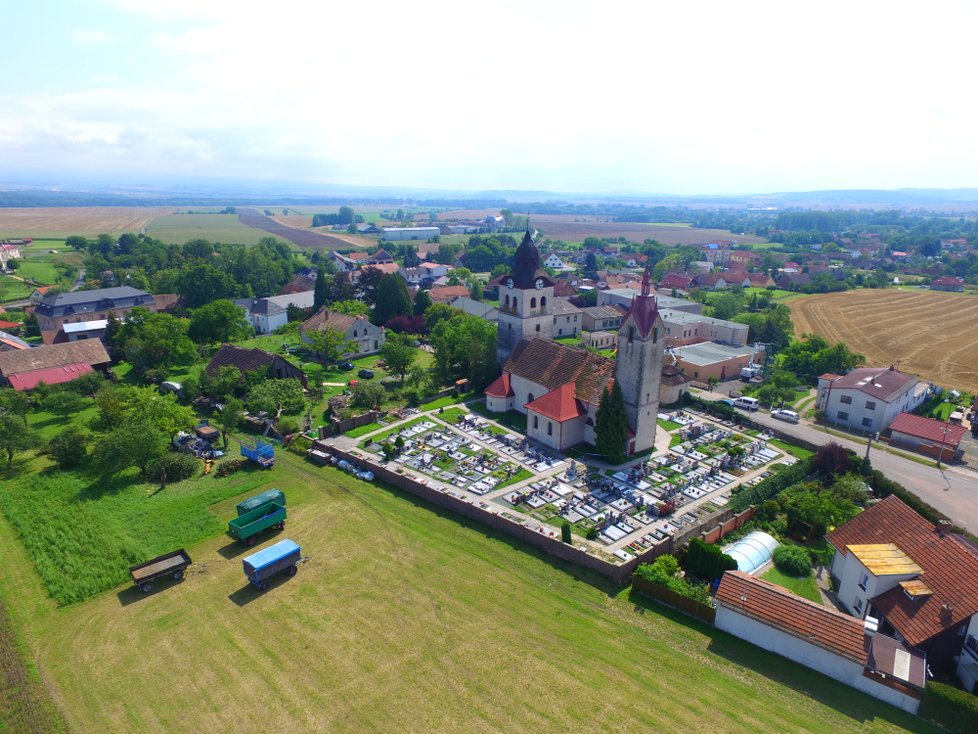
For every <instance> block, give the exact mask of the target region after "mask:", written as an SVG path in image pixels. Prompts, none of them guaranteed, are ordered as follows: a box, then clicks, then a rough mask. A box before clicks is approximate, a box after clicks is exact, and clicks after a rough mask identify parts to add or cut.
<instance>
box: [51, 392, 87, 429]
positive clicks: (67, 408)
mask: <svg viewBox="0 0 978 734" xmlns="http://www.w3.org/2000/svg"><path fill="white" fill-rule="evenodd" d="M43 406H44V409H45V410H46V411H48V412H49V413H54V414H55V415H58V416H61V422H62V423H64V422H66V421H67V420H68V416H70V415H73V414H74V413H78V412H80V411H81V410H83V409H84V408H85V398H83V397H82V396H81V395H79V394H78V393H75V392H70V391H69V390H56V391H54V392H52V393H50V394H49V395H48V396H47V397H46V398H44V403H43Z"/></svg>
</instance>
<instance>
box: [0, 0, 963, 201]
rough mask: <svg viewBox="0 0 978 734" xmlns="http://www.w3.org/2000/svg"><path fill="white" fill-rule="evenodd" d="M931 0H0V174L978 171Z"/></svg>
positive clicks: (672, 188)
mask: <svg viewBox="0 0 978 734" xmlns="http://www.w3.org/2000/svg"><path fill="white" fill-rule="evenodd" d="M52 5H54V6H56V8H52ZM920 7H921V6H919V4H916V5H911V4H909V3H877V2H867V3H860V4H857V5H852V4H844V3H841V2H828V3H822V4H820V5H818V6H817V8H812V9H811V11H809V12H802V11H801V10H800V9H799V7H798V6H791V5H789V6H785V5H784V4H782V3H774V2H747V3H740V4H729V3H719V2H705V3H698V4H696V5H693V6H689V7H658V6H656V5H653V4H646V3H629V2H626V3H620V4H614V5H608V4H598V3H595V2H561V3H556V2H525V3H517V2H511V1H509V0H504V1H503V2H500V3H494V4H493V5H492V6H479V7H478V8H470V7H463V6H461V4H450V3H439V2H433V1H431V0H421V2H416V3H413V4H402V3H397V4H393V3H386V2H373V3H371V2H364V3H358V4H356V6H355V7H345V6H344V7H332V6H329V7H327V6H323V5H322V4H320V3H315V2H305V1H303V2H285V3H281V4H278V5H276V6H274V7H272V8H269V7H268V6H265V5H264V4H260V3H253V2H234V3H231V2H229V1H228V0H213V1H211V2H207V3H191V2H189V1H188V0H170V1H167V2H163V1H162V0H81V1H80V2H72V3H67V2H64V3H62V2H57V3H53V4H46V5H41V4H27V3H20V4H16V5H15V6H13V7H11V8H9V9H7V11H6V12H5V16H6V20H7V23H6V28H7V31H8V32H7V34H5V50H6V52H7V58H8V59H10V60H12V68H13V73H10V74H8V75H6V78H5V80H4V84H3V86H2V87H0V180H9V179H11V178H17V177H18V176H19V175H23V173H24V172H30V173H32V174H34V175H36V176H39V177H41V178H44V177H50V178H52V179H57V178H59V177H61V178H64V179H71V178H77V179H79V180H84V179H85V178H86V177H90V178H100V179H104V180H113V181H126V182H130V183H138V182H140V181H145V182H152V181H158V180H165V179H168V178H174V179H180V178H184V179H187V178H191V179H195V178H200V179H206V178H213V179H241V180H250V181H262V182H268V183H269V184H274V183H275V182H285V183H290V184H293V183H295V184H302V183H306V184H310V185H313V186H315V185H338V186H349V187H361V186H362V187H380V188H383V187H391V188H397V187H411V188H417V189H426V188H427V189H437V190H455V191H493V190H539V191H549V192H555V193H594V194H601V193H612V194H619V195H620V194H623V193H635V194H659V195H665V196H668V195H674V196H684V195H693V194H705V195H749V194H758V193H771V192H789V191H818V190H838V189H884V190H894V189H901V188H968V187H974V186H978V175H976V173H975V172H976V171H978V140H976V139H975V137H974V136H973V135H972V134H970V130H969V127H970V121H971V119H973V115H972V114H971V112H972V109H971V108H972V107H973V106H974V105H975V104H976V103H975V102H974V101H972V100H971V99H969V98H968V97H966V96H965V95H964V94H963V91H966V90H967V89H968V88H969V87H968V82H969V81H970V80H971V78H972V76H973V70H974V67H975V66H976V64H978V62H976V61H975V60H974V59H973V58H972V57H971V55H970V53H969V45H968V41H969V40H970V39H969V38H968V32H969V30H970V29H971V28H973V27H975V21H976V20H978V7H975V6H972V5H970V4H967V3H961V2H949V1H945V2H938V3H936V4H932V5H929V6H927V12H926V13H922V12H921V10H920Z"/></svg>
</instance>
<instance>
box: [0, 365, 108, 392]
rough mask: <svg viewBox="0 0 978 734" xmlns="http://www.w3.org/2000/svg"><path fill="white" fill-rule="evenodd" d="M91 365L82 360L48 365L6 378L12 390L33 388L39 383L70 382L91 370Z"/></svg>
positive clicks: (55, 383) (58, 383) (57, 383)
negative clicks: (58, 365)
mask: <svg viewBox="0 0 978 734" xmlns="http://www.w3.org/2000/svg"><path fill="white" fill-rule="evenodd" d="M93 371H94V370H92V367H91V365H88V364H85V363H84V362H76V363H74V364H66V365H63V366H61V367H50V368H48V369H45V370H34V371H33V372H21V373H19V374H16V375H9V376H8V377H7V379H8V380H9V381H10V386H11V387H12V388H13V389H14V390H33V389H34V388H35V387H37V386H38V385H39V384H40V383H42V382H43V383H45V384H47V385H60V384H61V383H62V382H71V381H72V380H74V379H75V378H76V377H81V376H82V375H84V374H87V373H89V372H93Z"/></svg>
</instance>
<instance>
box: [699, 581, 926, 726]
mask: <svg viewBox="0 0 978 734" xmlns="http://www.w3.org/2000/svg"><path fill="white" fill-rule="evenodd" d="M714 625H715V626H716V628H717V629H721V630H723V631H724V632H729V633H730V634H732V635H734V636H735V637H739V638H740V639H742V640H746V641H747V642H750V643H752V644H754V645H757V646H758V647H760V648H762V649H764V650H769V651H771V652H774V653H776V654H778V655H780V656H782V657H785V658H788V659H789V660H793V661H795V662H796V663H799V664H801V665H804V666H805V667H807V668H811V669H813V670H817V671H819V672H820V673H823V674H824V675H827V676H828V677H829V678H832V679H833V680H837V681H839V682H840V683H844V684H845V685H847V686H851V687H852V688H856V689H858V690H860V691H863V692H864V693H868V694H869V695H870V696H873V697H875V698H878V699H880V700H883V701H886V702H887V703H890V704H892V705H894V706H897V707H899V708H901V709H903V710H904V711H909V712H910V713H916V712H917V710H918V708H919V707H920V698H921V692H922V691H923V688H924V685H925V684H926V679H927V655H926V653H925V652H923V651H922V650H919V649H917V648H915V647H913V646H912V645H910V644H907V643H906V642H904V641H902V640H899V639H895V638H893V637H890V636H887V635H885V634H882V633H880V632H878V631H876V630H875V629H873V628H872V627H871V626H869V625H864V624H863V623H862V622H860V621H859V620H857V619H853V618H852V617H850V616H848V615H846V614H843V613H842V612H839V611H836V610H835V609H830V608H829V607H825V606H822V605H820V604H817V603H816V602H813V601H809V600H808V599H803V598H802V597H800V596H797V595H795V594H793V593H791V592H790V591H788V590H787V589H784V588H782V587H780V586H776V585H774V584H772V583H769V582H767V581H764V580H763V579H759V578H756V577H754V576H751V575H749V574H746V573H744V572H742V571H726V572H725V573H724V574H723V577H722V578H721V580H720V586H719V588H718V589H717V593H716V619H715V622H714Z"/></svg>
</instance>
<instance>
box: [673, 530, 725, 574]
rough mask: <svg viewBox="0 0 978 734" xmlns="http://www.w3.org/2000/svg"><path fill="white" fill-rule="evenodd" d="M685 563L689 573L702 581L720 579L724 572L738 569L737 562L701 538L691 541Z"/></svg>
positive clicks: (718, 547)
mask: <svg viewBox="0 0 978 734" xmlns="http://www.w3.org/2000/svg"><path fill="white" fill-rule="evenodd" d="M683 561H684V567H685V569H686V571H687V572H688V573H691V574H693V575H694V576H699V577H700V578H702V579H718V578H720V577H721V576H722V575H723V572H724V571H734V570H736V569H737V561H735V560H734V559H733V558H731V557H730V556H728V555H727V554H726V553H724V552H723V550H721V548H720V546H718V545H713V544H712V543H704V542H703V541H702V540H700V539H699V538H693V539H692V540H691V541H689V548H688V549H687V550H686V557H685V559H683Z"/></svg>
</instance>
